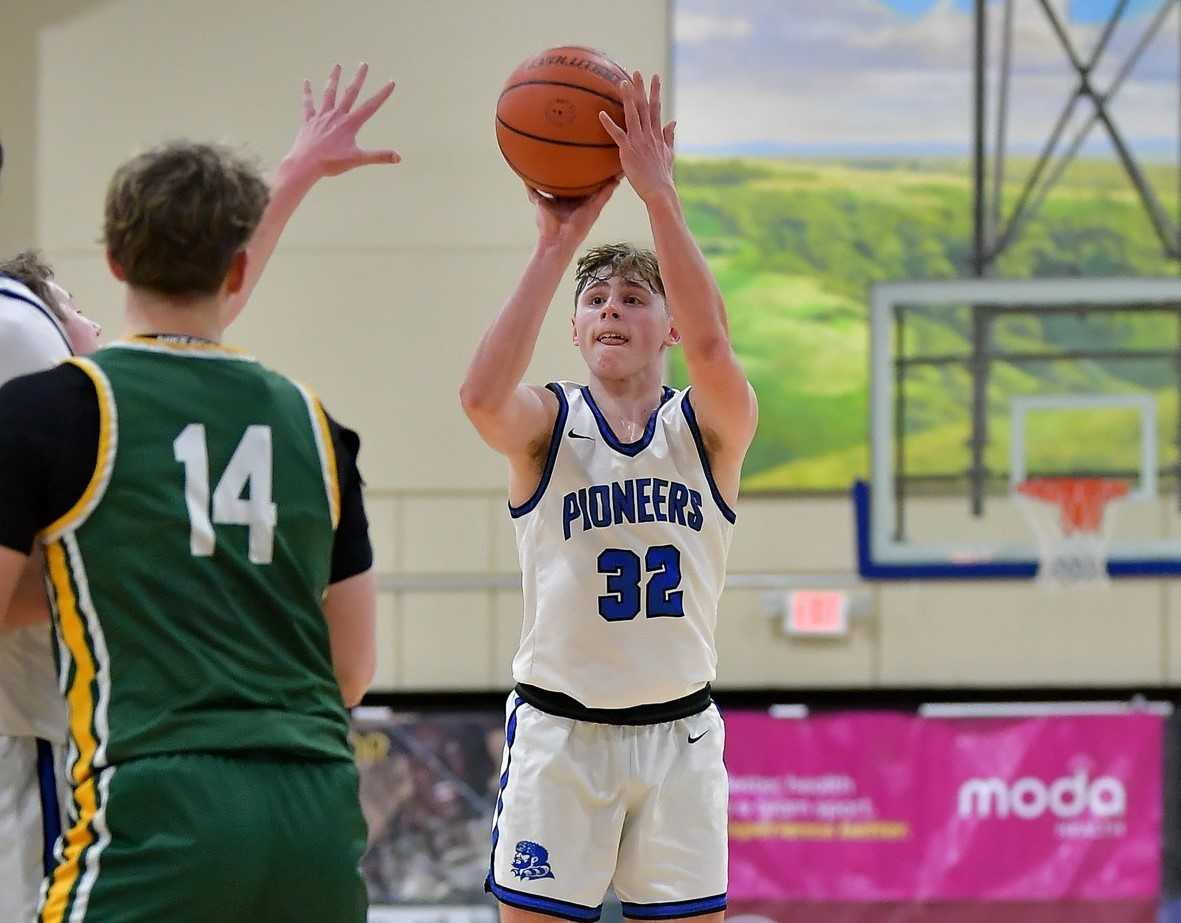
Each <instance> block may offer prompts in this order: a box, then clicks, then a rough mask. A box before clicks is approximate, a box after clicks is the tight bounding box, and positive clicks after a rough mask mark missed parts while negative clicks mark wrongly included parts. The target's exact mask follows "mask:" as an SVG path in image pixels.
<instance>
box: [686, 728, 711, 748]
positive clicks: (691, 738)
mask: <svg viewBox="0 0 1181 923" xmlns="http://www.w3.org/2000/svg"><path fill="white" fill-rule="evenodd" d="M708 733H709V728H706V729H705V730H704V731H702V732H701V733H700V734H698V735H697V736H696V737H694V736H693V735H692V734H690V735H689V743H691V744H695V743H697V741H699V740H701V738H702V737H704V736H705V735H706V734H708Z"/></svg>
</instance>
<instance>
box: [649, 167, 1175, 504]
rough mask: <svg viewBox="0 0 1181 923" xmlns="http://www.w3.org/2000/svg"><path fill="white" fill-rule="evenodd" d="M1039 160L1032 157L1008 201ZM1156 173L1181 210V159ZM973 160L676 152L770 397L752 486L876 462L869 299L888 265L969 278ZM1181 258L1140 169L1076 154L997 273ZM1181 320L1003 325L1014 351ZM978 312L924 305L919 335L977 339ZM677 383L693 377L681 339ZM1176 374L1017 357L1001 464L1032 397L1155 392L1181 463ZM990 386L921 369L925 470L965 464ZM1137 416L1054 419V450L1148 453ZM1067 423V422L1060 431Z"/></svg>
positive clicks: (1082, 461) (856, 471)
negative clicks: (1165, 245) (872, 456)
mask: <svg viewBox="0 0 1181 923" xmlns="http://www.w3.org/2000/svg"><path fill="white" fill-rule="evenodd" d="M1032 166H1033V164H1032V161H1030V160H1013V161H1011V162H1010V165H1009V175H1010V180H1009V183H1008V185H1007V186H1006V189H1005V198H1006V206H1005V211H1006V213H1008V212H1009V210H1010V209H1011V208H1012V205H1013V202H1014V201H1015V199H1016V197H1017V196H1018V194H1019V193H1020V190H1021V183H1022V180H1023V179H1024V175H1025V174H1026V173H1027V172H1028V170H1030V169H1031V168H1032ZM1146 172H1147V174H1148V178H1149V181H1150V182H1151V183H1153V185H1154V187H1155V188H1156V189H1157V190H1158V192H1159V194H1160V196H1161V198H1162V200H1163V201H1164V202H1165V204H1166V207H1167V208H1168V209H1169V210H1170V212H1171V213H1173V214H1175V213H1176V198H1177V197H1176V190H1177V180H1178V177H1177V172H1176V170H1175V169H1174V168H1173V167H1171V166H1167V165H1149V166H1148V167H1147V168H1146ZM969 176H970V170H969V164H968V162H967V161H966V160H960V159H953V158H931V159H923V158H918V159H916V158H885V159H869V158H862V159H857V160H839V161H838V160H799V159H784V160H775V159H764V158H733V159H728V158H727V159H723V158H692V157H682V158H678V160H677V183H678V187H679V189H680V193H681V197H682V199H683V201H684V204H685V209H686V213H687V216H688V220H689V225H690V227H691V228H692V230H693V232H694V235H695V236H696V238H697V240H698V241H699V242H700V244H701V246H702V249H703V250H704V252H705V254H706V257H707V259H708V260H709V262H710V265H711V267H712V268H713V270H714V272H715V273H716V275H717V277H718V280H719V283H720V285H721V288H722V292H723V294H724V295H725V298H726V305H727V308H728V311H729V316H730V325H731V338H732V340H733V342H734V345H735V348H736V350H737V352H738V354H739V355H740V357H741V359H742V362H743V364H744V366H745V368H746V371H747V374H748V375H749V376H750V379H751V381H752V383H753V384H754V387H755V389H756V391H757V392H758V395H759V408H760V420H759V431H758V434H757V436H756V438H755V442H754V445H753V446H752V447H751V450H750V453H749V455H748V456H747V460H746V465H745V468H744V481H743V486H744V488H745V489H753V490H771V491H777V490H842V491H843V490H845V489H847V488H848V486H849V484H850V483H851V482H852V480H853V479H854V478H857V477H865V476H867V474H868V467H869V446H868V426H869V420H868V414H869V394H868V367H869V356H868V331H867V325H866V318H867V302H868V293H869V288H870V286H871V285H872V284H873V283H874V282H877V281H888V280H900V279H930V278H963V277H967V276H969V275H970V270H969V256H970V252H971V224H970V222H971V213H972V208H971V186H970V182H969ZM1177 272H1178V266H1177V264H1176V263H1175V262H1173V261H1171V260H1169V259H1168V258H1167V257H1165V256H1164V254H1163V252H1162V250H1161V247H1160V244H1159V242H1158V240H1157V238H1156V235H1155V233H1154V231H1153V229H1152V227H1151V225H1150V223H1149V221H1148V218H1147V216H1146V215H1145V213H1144V211H1143V209H1142V208H1141V205H1140V203H1139V200H1138V198H1137V197H1136V195H1135V192H1134V190H1133V189H1132V187H1131V185H1130V184H1129V183H1128V181H1127V179H1126V178H1125V175H1124V173H1123V171H1122V169H1121V167H1120V166H1119V165H1118V164H1117V163H1114V162H1111V161H1106V160H1084V161H1080V162H1077V163H1075V164H1074V165H1072V166H1071V167H1070V168H1069V169H1068V170H1067V171H1066V173H1065V174H1064V175H1063V177H1062V179H1061V181H1060V182H1059V184H1058V185H1057V186H1055V188H1054V189H1053V191H1052V192H1051V193H1050V195H1049V196H1048V197H1047V199H1046V201H1045V203H1044V205H1043V206H1042V208H1041V209H1040V211H1038V213H1037V214H1036V215H1034V216H1033V217H1032V219H1031V220H1030V221H1029V222H1028V224H1027V225H1026V228H1025V231H1024V233H1023V234H1022V235H1021V237H1020V239H1019V240H1018V241H1017V242H1016V243H1015V244H1014V245H1013V246H1012V247H1011V248H1010V249H1009V250H1008V252H1006V254H1005V255H1004V256H1003V257H1002V258H1001V260H1000V261H999V264H998V270H997V275H1000V276H1005V277H1029V276H1080V275H1082V276H1087V275H1093V276H1112V275H1115V276H1161V275H1174V274H1176V273H1177ZM1177 326H1178V325H1177V321H1176V320H1175V319H1174V318H1169V317H1165V316H1162V315H1142V316H1139V317H1113V316H1109V315H1105V316H1093V317H1092V318H1090V319H1089V320H1087V321H1085V322H1084V321H1080V320H1079V319H1078V318H1074V317H1056V318H1050V317H1047V318H1036V317H1035V318H1030V317H1020V318H1008V319H1006V320H1005V321H1004V322H1003V323H998V324H997V326H996V328H995V331H994V333H995V344H996V346H998V347H1000V348H1003V349H1018V348H1020V349H1029V350H1033V349H1057V348H1069V347H1078V346H1080V345H1083V344H1084V343H1091V344H1102V346H1103V347H1104V348H1117V347H1128V348H1141V347H1147V348H1156V349H1160V348H1166V347H1169V346H1172V345H1174V344H1176V343H1177V339H1178V330H1177ZM968 331H969V328H968V313H967V311H966V309H965V308H964V307H961V309H959V310H952V309H950V308H949V309H947V310H925V311H923V312H921V313H920V312H917V311H915V312H911V313H910V315H909V320H908V330H907V344H906V349H907V352H908V353H909V354H918V353H930V352H941V353H947V352H951V353H955V352H961V353H967V352H968V350H969V332H968ZM670 365H671V373H672V378H673V380H674V382H675V383H677V384H678V385H680V386H683V385H684V384H685V383H686V381H687V378H686V374H685V368H684V361H683V358H682V357H681V355H680V353H679V352H674V353H673V356H672V360H671V363H670ZM1176 375H1177V371H1176V370H1175V369H1173V368H1171V367H1170V365H1169V363H1166V362H1159V361H1158V362H1146V361H1137V362H1065V363H1040V364H1038V365H1026V366H1022V367H1016V366H1012V365H1008V364H998V365H997V366H996V367H995V368H994V375H993V382H992V387H991V388H990V393H989V409H990V429H991V434H990V435H991V439H990V444H989V449H988V465H989V467H990V468H991V469H992V470H993V471H996V472H1002V473H1003V472H1004V471H1006V470H1007V458H1008V427H1009V420H1008V415H1009V400H1010V398H1011V397H1012V396H1013V395H1014V394H1060V393H1142V392H1144V391H1150V392H1153V393H1155V394H1157V396H1158V399H1159V400H1158V420H1157V423H1158V431H1159V433H1160V439H1159V444H1160V446H1161V452H1162V458H1161V461H1162V463H1169V462H1170V461H1172V462H1175V461H1176V446H1175V443H1176V437H1175V433H1176V426H1177V399H1176ZM970 393H971V383H970V379H969V376H968V373H967V370H966V369H965V368H963V367H960V366H948V367H943V368H938V369H936V368H923V369H917V370H915V371H914V372H913V373H912V374H911V375H910V377H909V378H908V384H907V390H906V399H907V414H906V426H907V434H908V435H907V458H906V466H907V470H908V471H909V472H911V473H916V474H917V473H942V474H948V473H956V472H962V471H964V470H965V469H966V467H967V463H968V453H967V448H966V445H965V442H966V439H967V437H968V413H967V408H968V406H969V400H970ZM1138 426H1139V423H1138V419H1137V418H1135V416H1134V415H1132V414H1130V413H1124V414H1122V415H1120V414H1118V413H1115V414H1111V415H1108V416H1099V417H1087V418H1080V419H1072V418H1071V415H1069V414H1067V415H1064V416H1063V417H1062V418H1061V419H1059V420H1054V419H1047V420H1046V421H1045V423H1044V425H1043V426H1042V428H1041V429H1039V433H1038V439H1039V442H1038V447H1037V452H1038V453H1039V454H1038V456H1037V462H1038V463H1039V465H1042V466H1044V467H1046V468H1053V469H1054V470H1064V471H1065V470H1069V469H1071V468H1076V469H1077V468H1085V467H1087V466H1089V465H1095V466H1098V467H1103V466H1105V465H1106V466H1109V465H1110V464H1111V463H1112V460H1113V457H1116V456H1118V457H1119V458H1122V457H1123V455H1124V454H1126V453H1125V452H1124V451H1123V449H1124V448H1125V447H1126V448H1127V452H1128V453H1132V454H1131V455H1129V456H1128V463H1129V464H1131V465H1133V466H1134V465H1135V458H1134V457H1133V456H1134V447H1135V445H1136V443H1137V439H1138V435H1137V434H1138V429H1137V428H1138ZM1057 429H1061V431H1062V432H1061V438H1054V437H1055V434H1056V430H1057Z"/></svg>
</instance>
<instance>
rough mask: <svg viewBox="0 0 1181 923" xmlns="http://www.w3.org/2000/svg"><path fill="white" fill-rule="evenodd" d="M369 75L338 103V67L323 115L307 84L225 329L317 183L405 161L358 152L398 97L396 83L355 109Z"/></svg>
mask: <svg viewBox="0 0 1181 923" xmlns="http://www.w3.org/2000/svg"><path fill="white" fill-rule="evenodd" d="M368 73H369V65H367V64H362V65H361V66H360V67H359V68H357V74H356V76H354V77H353V80H352V83H350V84H349V85H348V86H347V87H346V88H345V91H344V96H342V97H341V98H340V101H339V102H338V101H337V99H336V91H337V87H338V85H339V83H340V65H339V64H337V65H336V66H335V67H334V68H332V73H331V74H329V75H328V85H327V87H326V88H325V89H324V96H323V98H322V100H321V101H320V107H319V109H317V108H316V101H315V99H314V98H313V97H312V85H311V83H310V82H308V81H307V80H305V81H304V82H303V123H302V124H301V125H300V126H299V131H298V132H296V135H295V140H294V141H293V142H291V149H290V150H288V152H287V155H286V156H285V157H284V158H283V161H282V162H281V163H280V164H279V169H278V170H277V171H276V172H275V181H274V183H273V184H272V186H271V200H270V202H269V203H268V204H267V210H266V211H265V212H264V213H263V216H262V221H260V222H259V224H258V227H257V228H256V229H255V231H254V236H253V237H251V238H250V242H249V244H247V247H246V254H247V257H248V260H247V263H246V278H245V279H244V280H243V283H242V288H241V289H240V290H239V291H238V293H237V294H236V295H235V296H234V297H232V298H231V299H230V300H229V301H228V302H227V304H226V316H225V326H227V327H228V326H229V325H230V324H232V323H233V322H234V320H235V319H236V318H237V317H238V315H239V314H241V313H242V310H243V309H244V308H245V307H246V302H247V301H248V300H249V298H250V294H251V292H253V291H254V286H255V285H257V284H258V280H259V279H260V278H261V277H262V273H263V270H264V269H265V268H266V265H267V263H268V262H269V261H270V258H271V254H272V253H274V250H275V245H276V244H278V243H279V238H280V237H281V236H282V234H283V229H284V228H285V227H286V226H287V222H288V220H289V219H290V218H291V215H292V214H293V213H294V212H295V209H296V208H298V207H299V203H300V202H302V201H303V198H304V196H306V195H307V194H308V192H310V191H311V189H312V187H313V186H315V185H316V183H317V182H319V181H320V180H321V179H323V178H324V177H326V176H339V175H340V174H341V173H347V172H348V171H349V170H353V169H355V168H357V167H364V166H368V165H369V164H383V163H386V164H394V163H398V162H400V161H401V159H402V158H401V157H400V156H399V155H398V152H397V151H392V150H373V151H367V150H363V149H362V148H360V147H358V146H357V132H359V131H360V130H361V127H362V126H363V125H364V124H365V123H366V122H368V121H369V120H370V119H371V118H373V115H374V113H376V112H377V110H378V109H380V108H381V107H382V105H383V104H384V103H385V101H386V100H387V99H389V98H390V94H391V93H393V92H394V83H393V81H392V80H391V81H390V82H389V83H387V84H386V85H385V86H383V87H382V88H381V89H380V90H378V91H377V92H376V93H374V94H373V95H372V96H370V97H369V98H368V99H367V100H365V102H363V103H362V104H361V105H360V106H357V108H356V109H354V108H353V106H354V105H355V103H356V102H357V97H358V96H360V95H361V87H362V86H363V85H364V83H365V75H366V74H368Z"/></svg>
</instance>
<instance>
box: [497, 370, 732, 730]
mask: <svg viewBox="0 0 1181 923" xmlns="http://www.w3.org/2000/svg"><path fill="white" fill-rule="evenodd" d="M548 387H549V389H550V390H551V391H552V392H553V393H554V394H555V395H556V396H557V398H558V402H559V412H558V419H557V422H556V423H555V426H554V432H553V436H552V438H551V441H550V447H549V455H548V456H547V459H546V464H545V468H544V471H543V474H542V477H541V483H540V484H539V485H538V487H537V491H536V492H535V493H534V495H533V496H532V497H531V498H530V499H529V500H528V501H527V502H526V503H524V504H522V505H521V506H519V507H510V513H511V514H512V517H513V524H514V526H515V527H516V532H517V549H518V552H519V554H520V559H521V571H522V587H523V590H524V596H525V619H524V625H523V627H522V631H521V647H520V649H519V650H518V651H517V655H516V657H515V658H514V659H513V677H514V679H516V681H517V682H520V683H528V684H529V685H532V686H538V687H540V688H542V689H548V690H550V691H553V692H561V693H564V694H566V695H568V696H571V697H573V698H574V699H576V700H578V701H579V702H580V703H582V704H583V705H585V706H587V707H588V708H631V707H634V706H637V705H648V704H655V703H660V702H669V701H672V700H674V699H679V698H681V697H683V696H686V695H689V694H690V693H693V692H696V691H697V690H699V689H701V688H702V687H704V686H705V684H706V683H709V682H711V681H712V680H713V678H714V675H715V668H716V665H717V653H716V651H715V648H714V628H715V625H716V623H717V611H718V598H719V597H720V596H721V593H722V585H723V583H724V582H725V576H726V555H727V553H728V552H729V549H730V538H731V536H732V535H733V530H734V513H733V511H732V510H731V509H730V507H729V506H727V505H726V502H725V500H723V499H722V497H721V495H720V494H719V493H718V490H717V486H716V485H715V484H714V480H713V476H712V475H711V473H710V470H709V461H708V458H707V456H706V454H705V447H704V445H703V443H702V441H701V434H700V432H699V430H698V428H697V422H696V419H695V417H694V415H693V407H692V403H691V400H690V391H689V390H686V391H672V390H671V389H669V388H665V389H664V399H663V402H662V403H661V405H660V407H659V408H657V409H656V410H655V411H654V412H653V413H652V416H651V418H650V419H649V421H648V426H647V428H646V429H645V431H644V434H643V436H642V437H641V438H640V439H639V440H637V441H635V442H631V443H624V442H621V441H620V440H619V439H617V438H616V436H615V434H614V433H613V432H612V431H611V427H610V425H609V424H608V423H607V421H606V419H605V418H604V417H603V414H602V413H601V412H600V410H599V408H598V407H597V406H596V405H595V402H594V398H593V397H592V396H591V393H590V389H589V388H586V387H582V386H579V385H576V384H571V383H570V382H560V383H557V384H551V385H549V386H548Z"/></svg>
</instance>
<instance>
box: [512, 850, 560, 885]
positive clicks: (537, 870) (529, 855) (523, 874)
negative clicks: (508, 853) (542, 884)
mask: <svg viewBox="0 0 1181 923" xmlns="http://www.w3.org/2000/svg"><path fill="white" fill-rule="evenodd" d="M513 874H514V875H516V876H517V878H518V879H519V880H521V881H540V880H541V879H542V878H553V877H554V873H553V870H552V869H551V868H550V867H549V852H548V851H547V850H546V848H545V847H544V846H541V845H540V844H538V843H530V842H529V841H528V840H521V842H520V843H518V844H517V854H516V855H515V856H513Z"/></svg>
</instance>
